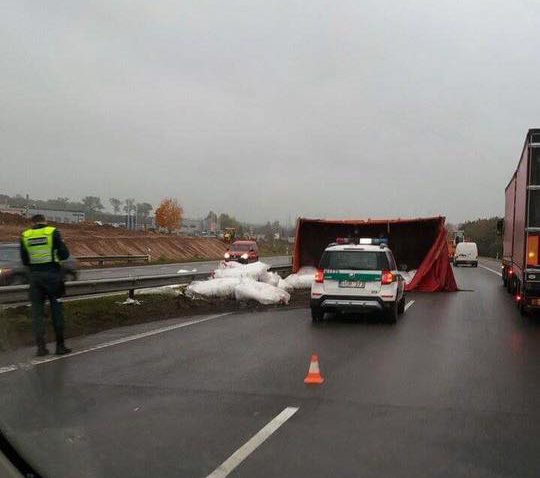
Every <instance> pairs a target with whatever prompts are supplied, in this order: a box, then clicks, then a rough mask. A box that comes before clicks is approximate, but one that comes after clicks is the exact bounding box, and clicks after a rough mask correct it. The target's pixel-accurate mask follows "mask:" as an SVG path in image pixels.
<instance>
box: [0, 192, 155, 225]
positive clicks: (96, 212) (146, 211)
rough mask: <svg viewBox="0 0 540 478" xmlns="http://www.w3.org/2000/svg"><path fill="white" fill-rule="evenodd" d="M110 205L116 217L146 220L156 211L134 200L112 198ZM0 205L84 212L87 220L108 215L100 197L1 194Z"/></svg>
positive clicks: (148, 205)
mask: <svg viewBox="0 0 540 478" xmlns="http://www.w3.org/2000/svg"><path fill="white" fill-rule="evenodd" d="M108 202H109V204H110V206H111V209H110V210H111V211H112V213H113V214H114V215H121V214H125V215H137V216H138V217H140V218H143V219H146V218H147V217H149V216H150V213H151V212H152V210H153V209H154V206H152V204H150V203H148V202H137V201H136V200H135V199H134V198H127V199H118V198H110V199H109V201H108ZM0 204H8V205H9V206H11V207H15V208H25V207H29V208H34V209H54V210H57V211H82V212H84V213H85V216H86V218H87V219H93V220H99V219H103V218H104V217H105V216H106V215H108V214H107V212H105V209H106V208H105V206H104V205H103V202H102V200H101V198H100V197H99V196H85V197H83V198H82V199H81V200H80V201H73V200H71V199H70V198H68V197H57V198H54V199H34V198H26V197H24V196H22V195H20V194H17V195H15V196H8V195H7V194H0Z"/></svg>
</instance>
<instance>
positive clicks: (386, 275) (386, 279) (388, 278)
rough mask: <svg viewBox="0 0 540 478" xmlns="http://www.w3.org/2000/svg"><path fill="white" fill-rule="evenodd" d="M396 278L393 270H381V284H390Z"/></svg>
mask: <svg viewBox="0 0 540 478" xmlns="http://www.w3.org/2000/svg"><path fill="white" fill-rule="evenodd" d="M395 280H396V276H395V275H394V273H393V272H390V271H382V275H381V284H382V285H388V284H391V283H392V282H394V281H395Z"/></svg>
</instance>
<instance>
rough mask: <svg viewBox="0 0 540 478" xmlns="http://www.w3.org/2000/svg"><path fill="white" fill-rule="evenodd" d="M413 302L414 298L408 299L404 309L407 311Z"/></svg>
mask: <svg viewBox="0 0 540 478" xmlns="http://www.w3.org/2000/svg"><path fill="white" fill-rule="evenodd" d="M413 304H414V300H410V301H409V302H407V303H406V304H405V311H407V310H408V309H409V308H410V307H412V305H413Z"/></svg>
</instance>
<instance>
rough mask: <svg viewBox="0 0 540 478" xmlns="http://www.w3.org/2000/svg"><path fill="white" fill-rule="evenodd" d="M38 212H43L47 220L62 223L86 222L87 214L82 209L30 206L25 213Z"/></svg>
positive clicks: (32, 214) (30, 214)
mask: <svg viewBox="0 0 540 478" xmlns="http://www.w3.org/2000/svg"><path fill="white" fill-rule="evenodd" d="M36 214H42V215H43V216H45V219H47V221H51V222H57V223H60V224H78V223H79V222H84V220H85V214H84V212H82V211H58V210H56V209H34V208H29V209H28V211H27V212H26V214H23V215H25V216H26V217H32V216H34V215H36Z"/></svg>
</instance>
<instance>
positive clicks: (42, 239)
mask: <svg viewBox="0 0 540 478" xmlns="http://www.w3.org/2000/svg"><path fill="white" fill-rule="evenodd" d="M55 230H56V228H55V227H52V226H45V227H40V228H39V229H27V230H26V231H24V232H23V233H22V243H23V246H24V248H25V249H26V252H28V258H29V260H30V264H48V263H51V262H57V259H56V257H55V254H54V251H53V235H54V231H55Z"/></svg>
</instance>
